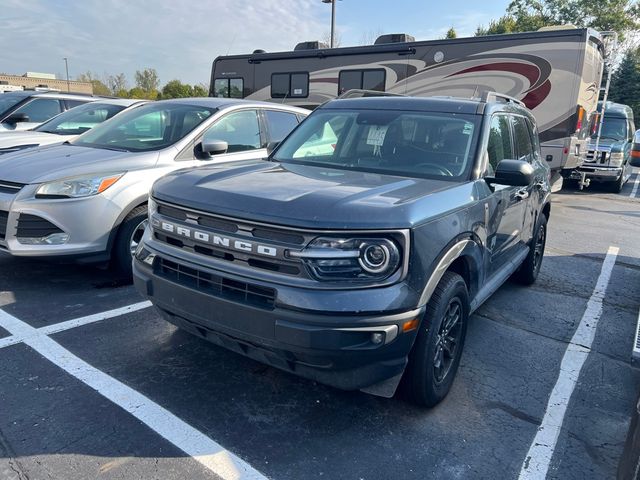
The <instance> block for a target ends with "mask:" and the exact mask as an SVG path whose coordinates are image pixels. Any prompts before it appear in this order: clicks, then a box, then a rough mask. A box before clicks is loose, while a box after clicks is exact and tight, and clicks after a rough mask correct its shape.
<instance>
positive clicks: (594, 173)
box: [578, 164, 623, 182]
mask: <svg viewBox="0 0 640 480" xmlns="http://www.w3.org/2000/svg"><path fill="white" fill-rule="evenodd" d="M578 172H582V173H584V174H585V175H586V177H587V178H591V179H593V180H597V181H601V182H614V181H616V180H618V179H619V178H620V175H622V174H623V170H622V167H596V166H591V165H588V164H583V165H582V166H581V167H580V168H579V169H578Z"/></svg>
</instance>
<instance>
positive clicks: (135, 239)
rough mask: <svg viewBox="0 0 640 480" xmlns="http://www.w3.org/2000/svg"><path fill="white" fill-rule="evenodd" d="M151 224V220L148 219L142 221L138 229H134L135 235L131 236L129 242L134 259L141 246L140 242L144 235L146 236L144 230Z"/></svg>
mask: <svg viewBox="0 0 640 480" xmlns="http://www.w3.org/2000/svg"><path fill="white" fill-rule="evenodd" d="M148 224H149V220H147V219H146V218H145V219H144V220H143V221H141V222H140V223H139V224H138V225H137V226H136V228H134V229H133V233H132V234H131V239H130V240H129V249H130V250H131V256H132V257H133V256H134V255H135V253H136V250H137V249H138V245H139V244H140V240H142V235H144V230H145V229H146V228H147V225H148Z"/></svg>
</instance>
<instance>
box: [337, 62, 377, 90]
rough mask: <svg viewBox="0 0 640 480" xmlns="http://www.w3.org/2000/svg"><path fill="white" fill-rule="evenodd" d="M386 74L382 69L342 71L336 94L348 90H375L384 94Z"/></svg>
mask: <svg viewBox="0 0 640 480" xmlns="http://www.w3.org/2000/svg"><path fill="white" fill-rule="evenodd" d="M385 78H386V73H385V71H384V70H383V69H381V68H377V69H369V70H343V71H341V72H340V75H339V78H338V94H343V93H344V92H347V91H349V90H353V89H356V90H363V89H364V90H377V91H380V92H384V86H385V85H384V84H385Z"/></svg>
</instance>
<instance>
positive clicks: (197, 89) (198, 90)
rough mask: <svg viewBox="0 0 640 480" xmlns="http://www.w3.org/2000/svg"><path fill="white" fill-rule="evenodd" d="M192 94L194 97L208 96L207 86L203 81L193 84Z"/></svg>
mask: <svg viewBox="0 0 640 480" xmlns="http://www.w3.org/2000/svg"><path fill="white" fill-rule="evenodd" d="M192 96H194V97H208V96H209V88H208V87H207V86H206V85H205V84H204V83H199V84H198V85H194V86H193V92H192Z"/></svg>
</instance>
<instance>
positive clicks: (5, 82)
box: [0, 80, 9, 85]
mask: <svg viewBox="0 0 640 480" xmlns="http://www.w3.org/2000/svg"><path fill="white" fill-rule="evenodd" d="M0 85H9V82H8V81H7V80H0Z"/></svg>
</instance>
